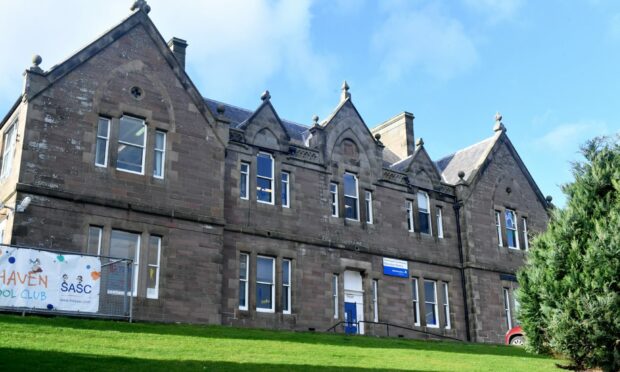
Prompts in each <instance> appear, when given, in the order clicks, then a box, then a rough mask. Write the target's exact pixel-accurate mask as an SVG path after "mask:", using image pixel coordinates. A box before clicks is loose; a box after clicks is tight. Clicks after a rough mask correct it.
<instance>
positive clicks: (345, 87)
mask: <svg viewBox="0 0 620 372" xmlns="http://www.w3.org/2000/svg"><path fill="white" fill-rule="evenodd" d="M340 90H342V93H340V102H343V101H345V100H346V99H347V98H349V99H350V98H351V93H349V84H347V81H346V80H345V81H344V82H343V83H342V87H341V88H340Z"/></svg>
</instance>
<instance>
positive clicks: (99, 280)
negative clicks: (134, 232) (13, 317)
mask: <svg viewBox="0 0 620 372" xmlns="http://www.w3.org/2000/svg"><path fill="white" fill-rule="evenodd" d="M133 269H134V264H133V260H131V259H129V258H115V257H107V256H99V255H92V254H88V253H81V252H67V251H60V250H48V249H41V248H31V247H23V246H12V245H0V311H6V312H20V313H45V314H62V315H72V316H82V317H102V318H121V319H127V320H129V321H131V319H132V306H133V296H132V294H133V292H134V277H133Z"/></svg>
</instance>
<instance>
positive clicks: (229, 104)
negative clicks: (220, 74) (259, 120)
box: [202, 97, 311, 129]
mask: <svg viewBox="0 0 620 372" xmlns="http://www.w3.org/2000/svg"><path fill="white" fill-rule="evenodd" d="M202 98H203V99H205V100H209V101H211V102H215V103H220V104H222V105H226V106H229V107H233V108H235V109H237V110H241V111H245V112H247V113H249V114H253V113H254V112H255V111H256V110H254V111H252V110H250V109H246V108H243V107H240V106H237V105H233V104H231V103H226V102H222V101H218V100H217V99H213V98H209V97H202ZM248 118H249V117H248ZM280 120H281V121H286V122H287V123H290V124H294V125H297V126H300V127H302V128H305V129H310V128H311V127H310V126H306V125H304V124H301V123H298V122H295V121H292V120H289V119H286V118H284V119H282V118H281V119H280ZM246 121H247V119H246V120H244V121H243V122H242V123H245V122H246ZM240 124H241V123H240Z"/></svg>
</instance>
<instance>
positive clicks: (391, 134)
mask: <svg viewBox="0 0 620 372" xmlns="http://www.w3.org/2000/svg"><path fill="white" fill-rule="evenodd" d="M413 119H414V116H413V114H412V113H410V112H403V113H400V114H398V115H396V116H394V117H393V118H391V119H389V120H387V121H385V122H383V123H382V124H380V125H379V126H377V127H375V128H374V129H372V130H371V132H372V134H373V135H376V134H380V135H381V142H382V143H383V145H384V146H385V148H386V150H389V151H384V158H385V160H387V161H389V162H392V163H393V162H394V161H398V160H402V159H405V158H406V157H408V156H410V155H412V154H413V152H414V151H415V141H414V137H413ZM390 153H391V154H390ZM390 155H392V156H390ZM394 156H396V157H397V158H398V160H396V159H395V158H394Z"/></svg>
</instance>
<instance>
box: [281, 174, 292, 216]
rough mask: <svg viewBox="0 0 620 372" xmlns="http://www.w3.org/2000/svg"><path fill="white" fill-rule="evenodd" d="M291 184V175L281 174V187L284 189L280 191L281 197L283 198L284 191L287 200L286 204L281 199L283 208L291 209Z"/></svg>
mask: <svg viewBox="0 0 620 372" xmlns="http://www.w3.org/2000/svg"><path fill="white" fill-rule="evenodd" d="M285 176H286V177H285ZM285 178H286V180H285ZM290 184H291V173H290V172H287V171H282V172H280V186H281V187H282V189H281V190H280V194H281V196H283V195H284V191H286V200H285V201H286V203H284V201H283V200H282V197H280V200H281V201H282V207H283V208H290V207H291V186H290Z"/></svg>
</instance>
